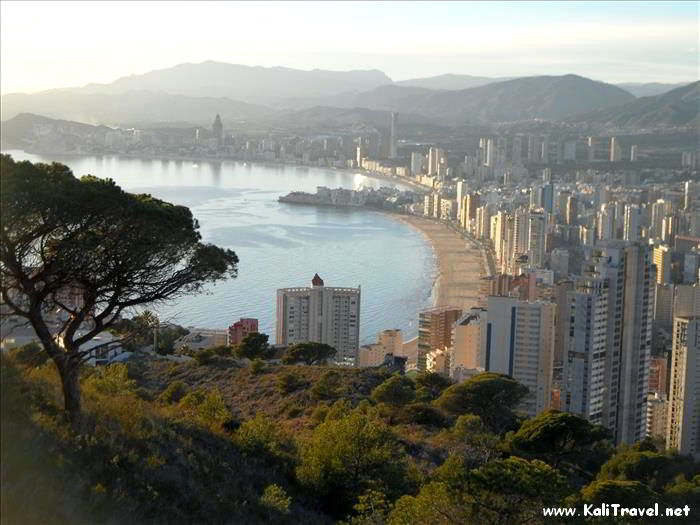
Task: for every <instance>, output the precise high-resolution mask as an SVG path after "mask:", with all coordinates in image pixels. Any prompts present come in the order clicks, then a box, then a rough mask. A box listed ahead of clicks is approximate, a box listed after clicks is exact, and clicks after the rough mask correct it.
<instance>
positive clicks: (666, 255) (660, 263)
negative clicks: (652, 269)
mask: <svg viewBox="0 0 700 525" xmlns="http://www.w3.org/2000/svg"><path fill="white" fill-rule="evenodd" d="M654 265H655V266H656V282H657V283H658V284H667V283H670V282H671V249H670V248H669V247H668V246H667V245H665V244H660V245H658V246H654Z"/></svg>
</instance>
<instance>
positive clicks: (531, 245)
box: [527, 210, 547, 268]
mask: <svg viewBox="0 0 700 525" xmlns="http://www.w3.org/2000/svg"><path fill="white" fill-rule="evenodd" d="M528 222H529V228H528V242H527V251H528V264H529V265H530V266H534V267H535V268H542V267H543V266H544V256H545V243H546V237H547V214H546V213H545V212H544V211H543V210H532V211H530V217H529V219H528Z"/></svg>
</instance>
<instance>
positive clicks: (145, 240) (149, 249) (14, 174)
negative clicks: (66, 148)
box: [0, 155, 238, 418]
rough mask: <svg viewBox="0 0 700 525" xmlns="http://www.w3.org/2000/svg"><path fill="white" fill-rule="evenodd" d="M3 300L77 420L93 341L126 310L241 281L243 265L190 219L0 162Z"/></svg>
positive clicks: (63, 170) (176, 210)
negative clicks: (31, 334)
mask: <svg viewBox="0 0 700 525" xmlns="http://www.w3.org/2000/svg"><path fill="white" fill-rule="evenodd" d="M0 174H1V175H0V190H1V191H0V218H1V220H2V230H1V232H0V275H1V277H2V279H1V281H2V287H1V288H0V292H1V294H2V302H3V304H4V305H5V306H6V307H7V308H8V309H9V311H10V313H11V314H12V315H14V316H17V317H19V318H23V319H26V320H27V321H28V322H29V323H30V324H31V326H32V327H33V329H34V331H35V332H36V334H37V336H38V338H39V340H40V341H41V343H42V345H43V347H44V350H45V351H46V353H47V354H48V355H49V357H51V359H53V361H54V362H55V364H56V366H57V368H58V370H59V373H60V375H61V379H62V384H63V391H64V400H65V409H66V411H67V412H68V413H69V415H71V417H72V418H77V416H79V414H80V410H81V405H80V390H79V385H78V381H77V373H78V369H79V367H80V364H81V362H82V360H83V359H84V358H85V357H86V356H87V355H88V354H89V353H90V351H91V350H87V349H85V348H84V347H85V345H86V343H87V342H89V341H91V340H92V339H93V338H94V337H95V336H96V335H98V334H99V333H101V332H102V331H104V330H107V329H108V328H109V327H110V326H112V325H113V324H114V323H115V322H116V321H117V320H119V319H120V317H121V316H122V315H123V314H125V313H127V312H128V311H129V310H130V309H133V308H135V307H139V306H142V305H145V304H149V303H154V302H159V301H165V300H171V299H175V298H178V297H180V296H182V295H184V294H191V293H195V292H198V291H199V290H201V289H202V287H203V286H204V285H205V284H208V283H212V282H215V281H219V280H222V279H227V278H231V277H235V276H236V273H237V263H238V257H237V256H236V254H235V253H234V252H233V251H231V250H225V249H222V248H218V247H216V246H213V245H211V244H206V243H203V242H202V241H201V235H200V233H199V225H198V223H197V221H196V219H194V217H193V216H192V212H191V211H190V210H189V209H188V208H186V207H184V206H176V205H173V204H170V203H168V202H165V201H162V200H159V199H156V198H154V197H152V196H150V195H143V194H142V195H137V194H133V193H128V192H126V191H124V190H122V189H121V188H120V187H119V186H117V185H116V184H115V183H114V181H112V180H109V179H100V178H98V177H94V176H91V175H87V176H84V177H82V178H80V179H78V178H76V177H75V176H74V175H73V173H72V172H71V170H70V169H69V168H68V167H67V166H64V165H62V164H58V163H53V164H32V163H31V162H15V161H14V160H13V159H12V158H11V157H10V156H8V155H2V157H1V158H0Z"/></svg>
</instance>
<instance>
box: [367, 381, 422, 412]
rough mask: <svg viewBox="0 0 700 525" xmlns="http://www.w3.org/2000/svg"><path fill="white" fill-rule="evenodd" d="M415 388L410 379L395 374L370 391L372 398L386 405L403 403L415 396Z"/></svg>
mask: <svg viewBox="0 0 700 525" xmlns="http://www.w3.org/2000/svg"><path fill="white" fill-rule="evenodd" d="M415 389H416V385H415V383H414V382H413V380H412V379H410V378H408V377H406V376H402V375H398V374H395V375H393V376H391V377H390V378H389V379H387V380H385V381H384V382H383V383H381V384H380V385H378V386H377V387H376V388H375V389H374V390H373V391H372V399H374V400H375V401H377V402H379V403H386V404H388V405H405V404H406V403H410V402H411V401H413V399H414V398H415V397H416V392H415Z"/></svg>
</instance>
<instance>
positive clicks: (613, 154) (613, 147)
mask: <svg viewBox="0 0 700 525" xmlns="http://www.w3.org/2000/svg"><path fill="white" fill-rule="evenodd" d="M621 160H622V147H621V146H620V141H619V140H618V138H617V137H612V138H611V139H610V162H619V161H621Z"/></svg>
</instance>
